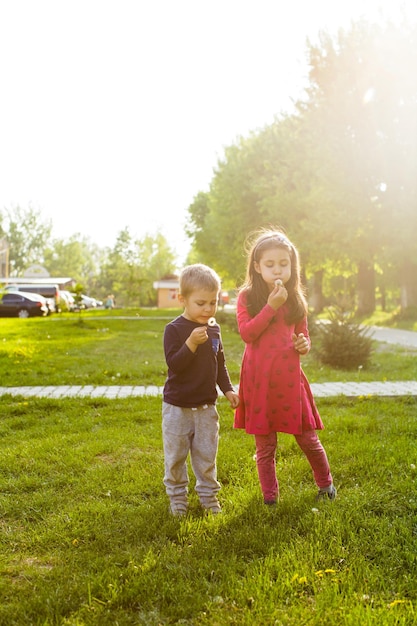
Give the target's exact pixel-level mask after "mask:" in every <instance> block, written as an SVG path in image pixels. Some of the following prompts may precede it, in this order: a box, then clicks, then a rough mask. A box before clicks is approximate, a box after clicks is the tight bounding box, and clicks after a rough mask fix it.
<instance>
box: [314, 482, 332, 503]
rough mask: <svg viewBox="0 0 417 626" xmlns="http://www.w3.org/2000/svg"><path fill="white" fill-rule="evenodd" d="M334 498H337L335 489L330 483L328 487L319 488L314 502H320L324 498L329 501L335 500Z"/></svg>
mask: <svg viewBox="0 0 417 626" xmlns="http://www.w3.org/2000/svg"><path fill="white" fill-rule="evenodd" d="M336 496H337V489H336V487H335V486H334V485H333V483H332V484H331V485H329V486H328V487H320V489H319V492H318V494H317V497H316V500H322V499H323V498H326V497H327V498H329V500H335V499H336Z"/></svg>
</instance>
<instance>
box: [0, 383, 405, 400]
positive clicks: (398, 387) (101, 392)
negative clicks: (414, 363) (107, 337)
mask: <svg viewBox="0 0 417 626" xmlns="http://www.w3.org/2000/svg"><path fill="white" fill-rule="evenodd" d="M162 390H163V387H158V386H156V385H149V386H145V385H136V386H130V385H120V386H118V385H109V386H105V385H99V386H93V385H85V386H81V385H62V386H57V387H52V386H46V387H42V386H39V387H0V396H5V395H12V396H24V397H26V398H29V397H36V398H51V399H58V398H110V399H117V398H136V397H142V396H162ZM311 390H312V392H313V395H314V396H315V397H316V398H330V397H335V396H347V397H361V396H385V397H394V396H417V381H414V380H409V381H398V382H386V381H379V382H378V381H376V382H363V383H352V382H349V383H342V382H340V383H311Z"/></svg>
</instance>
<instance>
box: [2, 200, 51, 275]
mask: <svg viewBox="0 0 417 626" xmlns="http://www.w3.org/2000/svg"><path fill="white" fill-rule="evenodd" d="M1 217H2V220H1V223H2V227H1V230H2V236H4V237H5V238H6V240H7V242H8V244H9V264H10V268H9V274H10V275H11V276H13V275H14V276H21V275H22V272H23V270H24V269H26V268H27V267H29V266H30V265H33V264H38V263H42V262H43V259H44V251H45V248H46V246H47V243H48V241H49V238H50V236H51V230H52V223H51V221H50V220H49V221H43V220H42V217H41V213H40V211H36V210H35V209H33V208H28V209H26V210H24V209H22V208H21V207H19V206H15V207H14V208H13V209H10V210H6V211H5V216H1Z"/></svg>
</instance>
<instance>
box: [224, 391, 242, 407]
mask: <svg viewBox="0 0 417 626" xmlns="http://www.w3.org/2000/svg"><path fill="white" fill-rule="evenodd" d="M224 395H225V396H226V398H227V399H228V400H229V402H230V406H231V407H232V409H237V407H238V406H239V396H238V395H237V393H235V392H234V391H226V393H225V394H224Z"/></svg>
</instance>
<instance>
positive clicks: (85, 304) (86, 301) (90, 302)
mask: <svg viewBox="0 0 417 626" xmlns="http://www.w3.org/2000/svg"><path fill="white" fill-rule="evenodd" d="M75 295H76V294H72V296H75ZM100 306H103V303H102V302H101V301H100V300H96V299H95V298H90V296H86V295H85V293H82V294H81V308H82V309H96V308H97V307H100Z"/></svg>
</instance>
